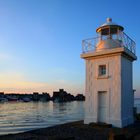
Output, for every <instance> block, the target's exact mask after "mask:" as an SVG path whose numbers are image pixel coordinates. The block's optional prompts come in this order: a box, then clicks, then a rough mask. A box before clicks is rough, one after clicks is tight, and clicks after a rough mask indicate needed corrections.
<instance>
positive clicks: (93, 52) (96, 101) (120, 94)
mask: <svg viewBox="0 0 140 140" xmlns="http://www.w3.org/2000/svg"><path fill="white" fill-rule="evenodd" d="M123 30H124V28H123V27H122V26H120V25H118V24H116V23H114V22H112V19H111V18H107V22H106V23H105V24H103V25H101V26H100V27H98V28H97V30H96V32H97V34H98V36H97V37H96V38H90V39H86V40H83V42H82V43H83V44H82V45H83V52H82V54H81V58H83V59H85V63H86V88H85V89H86V91H85V95H86V102H85V119H84V123H86V124H88V123H91V122H103V123H108V124H112V125H113V126H115V127H124V126H127V125H129V124H132V123H133V121H134V117H133V107H134V94H133V82H132V79H133V78H132V62H133V61H134V60H136V59H137V57H136V54H135V42H134V41H133V40H132V39H131V38H130V37H129V36H128V35H126V34H125V33H124V32H123Z"/></svg>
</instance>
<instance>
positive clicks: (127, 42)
mask: <svg viewBox="0 0 140 140" xmlns="http://www.w3.org/2000/svg"><path fill="white" fill-rule="evenodd" d="M107 38H108V36H99V37H96V38H89V39H85V40H83V41H82V50H83V53H88V52H93V51H96V47H97V43H98V42H99V41H100V40H107ZM112 40H113V41H116V40H119V42H121V43H119V44H118V47H125V48H127V49H128V50H129V51H131V52H132V53H134V54H136V43H135V42H134V41H133V40H132V39H131V38H130V37H129V36H128V35H127V34H125V33H124V32H121V33H119V34H114V35H112ZM116 43H118V42H117V41H116Z"/></svg>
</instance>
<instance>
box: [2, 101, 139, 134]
mask: <svg viewBox="0 0 140 140" xmlns="http://www.w3.org/2000/svg"><path fill="white" fill-rule="evenodd" d="M135 106H136V107H137V112H140V99H135ZM83 119H84V102H82V101H73V102H67V103H53V102H52V101H50V102H4V103H0V135H4V134H12V133H19V132H24V131H28V130H33V129H37V128H43V127H49V126H53V125H57V124H62V123H65V122H72V121H76V120H83Z"/></svg>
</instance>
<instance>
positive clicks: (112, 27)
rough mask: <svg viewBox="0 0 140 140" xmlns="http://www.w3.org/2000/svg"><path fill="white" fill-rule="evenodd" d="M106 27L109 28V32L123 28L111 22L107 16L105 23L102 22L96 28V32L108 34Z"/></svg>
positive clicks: (112, 32) (113, 32) (115, 31)
mask: <svg viewBox="0 0 140 140" xmlns="http://www.w3.org/2000/svg"><path fill="white" fill-rule="evenodd" d="M108 29H110V33H111V34H115V33H117V30H120V31H123V30H124V28H123V27H122V26H120V25H118V24H116V23H114V22H112V19H111V18H107V21H106V23H104V24H102V25H101V26H99V27H98V28H97V29H96V32H97V33H101V34H102V35H107V34H108Z"/></svg>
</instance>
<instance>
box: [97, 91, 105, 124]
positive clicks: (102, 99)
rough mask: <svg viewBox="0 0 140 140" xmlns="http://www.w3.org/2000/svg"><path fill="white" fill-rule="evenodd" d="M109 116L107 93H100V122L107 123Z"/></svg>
mask: <svg viewBox="0 0 140 140" xmlns="http://www.w3.org/2000/svg"><path fill="white" fill-rule="evenodd" d="M106 115H107V92H106V91H99V92H98V121H99V122H106Z"/></svg>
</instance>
